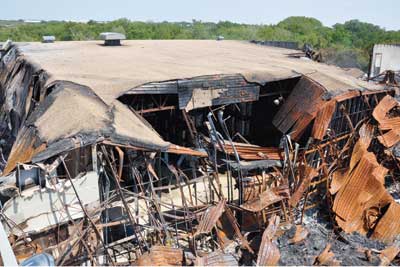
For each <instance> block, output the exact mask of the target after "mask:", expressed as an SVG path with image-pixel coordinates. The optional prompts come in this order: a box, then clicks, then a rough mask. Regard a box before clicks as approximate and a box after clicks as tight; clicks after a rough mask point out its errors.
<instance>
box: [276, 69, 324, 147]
mask: <svg viewBox="0 0 400 267" xmlns="http://www.w3.org/2000/svg"><path fill="white" fill-rule="evenodd" d="M324 92H325V90H324V88H323V87H322V86H321V85H319V84H317V83H315V82H314V81H313V80H311V79H309V78H307V77H305V76H303V77H302V78H301V79H300V81H299V82H298V83H297V85H296V86H295V88H294V89H293V91H292V93H291V94H290V95H289V98H288V99H287V100H286V101H285V103H284V105H283V106H282V108H281V109H280V110H279V111H278V113H277V114H276V115H275V117H274V119H273V121H272V123H273V124H274V125H275V127H277V128H278V129H279V130H280V131H281V132H282V133H288V132H293V134H294V135H295V137H296V138H294V139H295V140H297V139H299V138H300V137H301V134H302V133H303V132H304V131H305V129H306V127H307V126H308V125H309V123H310V122H311V121H312V119H314V118H315V116H316V114H317V112H318V110H319V108H320V107H321V105H322V104H323V103H324V100H322V98H321V97H322V95H323V94H324Z"/></svg>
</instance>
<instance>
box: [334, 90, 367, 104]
mask: <svg viewBox="0 0 400 267" xmlns="http://www.w3.org/2000/svg"><path fill="white" fill-rule="evenodd" d="M360 95H361V93H360V91H358V90H351V91H348V92H345V93H343V94H340V95H337V96H335V100H336V101H337V102H342V101H344V100H347V99H350V98H354V97H357V96H360Z"/></svg>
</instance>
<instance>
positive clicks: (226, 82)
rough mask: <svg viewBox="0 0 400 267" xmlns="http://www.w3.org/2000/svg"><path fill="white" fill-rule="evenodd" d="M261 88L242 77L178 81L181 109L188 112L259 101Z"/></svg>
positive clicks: (216, 76) (215, 77) (214, 77)
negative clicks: (202, 108)
mask: <svg viewBox="0 0 400 267" xmlns="http://www.w3.org/2000/svg"><path fill="white" fill-rule="evenodd" d="M259 92H260V86H259V85H257V84H249V83H247V82H246V80H245V79H244V78H243V76H241V75H239V74H238V75H215V76H202V77H196V78H193V79H186V80H179V81H178V96H179V108H180V109H185V110H186V111H189V110H192V109H196V108H201V107H211V106H217V105H226V104H233V103H241V102H250V101H257V100H258V97H259Z"/></svg>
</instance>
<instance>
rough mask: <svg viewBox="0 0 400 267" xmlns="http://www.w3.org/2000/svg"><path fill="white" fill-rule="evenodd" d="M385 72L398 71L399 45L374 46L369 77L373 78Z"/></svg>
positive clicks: (399, 69) (399, 67)
mask: <svg viewBox="0 0 400 267" xmlns="http://www.w3.org/2000/svg"><path fill="white" fill-rule="evenodd" d="M386 70H393V71H400V45H386V44H376V45H374V50H373V52H372V60H371V69H370V77H375V76H377V75H379V74H380V73H382V72H384V71H386Z"/></svg>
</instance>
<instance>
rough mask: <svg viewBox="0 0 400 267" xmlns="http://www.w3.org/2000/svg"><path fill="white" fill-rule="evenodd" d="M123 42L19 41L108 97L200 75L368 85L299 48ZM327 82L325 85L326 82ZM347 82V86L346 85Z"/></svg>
mask: <svg viewBox="0 0 400 267" xmlns="http://www.w3.org/2000/svg"><path fill="white" fill-rule="evenodd" d="M122 44H123V45H122V46H116V47H107V46H103V41H84V42H76V41H71V42H56V43H52V44H44V43H19V44H18V45H19V47H20V50H21V51H22V53H23V54H24V55H25V56H26V57H27V58H28V59H29V60H31V61H32V62H34V63H36V64H39V65H40V66H41V67H42V68H43V69H44V70H46V71H47V72H48V73H49V74H50V75H51V76H50V77H51V78H50V80H49V82H51V81H54V80H68V81H72V82H75V83H79V84H83V85H87V86H89V87H91V88H92V89H93V90H94V91H95V92H96V93H97V94H98V95H99V96H100V97H102V98H103V99H104V100H105V101H106V102H111V101H112V100H113V99H115V98H116V97H117V96H118V95H120V94H121V93H122V92H124V91H127V90H129V89H132V88H135V87H137V86H139V85H142V84H144V83H148V82H157V81H166V80H173V79H183V78H192V77H195V76H201V75H213V74H236V73H240V74H243V75H244V76H245V78H246V79H247V80H249V81H263V82H265V81H273V80H281V79H286V78H290V77H295V76H296V75H297V76H298V75H299V74H310V75H311V76H312V77H313V78H315V77H316V79H318V77H320V75H318V74H317V72H319V73H323V74H324V75H323V76H324V77H323V78H322V79H321V81H320V82H321V83H322V84H323V85H324V86H325V87H326V88H327V89H328V90H336V89H340V90H343V89H352V88H354V89H355V88H368V89H373V88H374V87H376V85H372V84H370V83H366V82H362V81H361V80H358V79H356V78H354V77H352V76H351V75H349V74H348V73H346V71H345V70H343V69H341V68H338V67H335V66H329V65H325V64H320V63H316V62H313V61H311V60H305V59H299V58H292V57H288V56H287V55H288V54H290V53H295V52H299V51H295V50H288V49H284V48H276V47H268V46H262V45H256V44H251V43H249V42H245V41H228V40H224V41H216V40H134V41H124V42H123V43H122ZM324 83H325V84H324ZM344 87H345V88H344Z"/></svg>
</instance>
